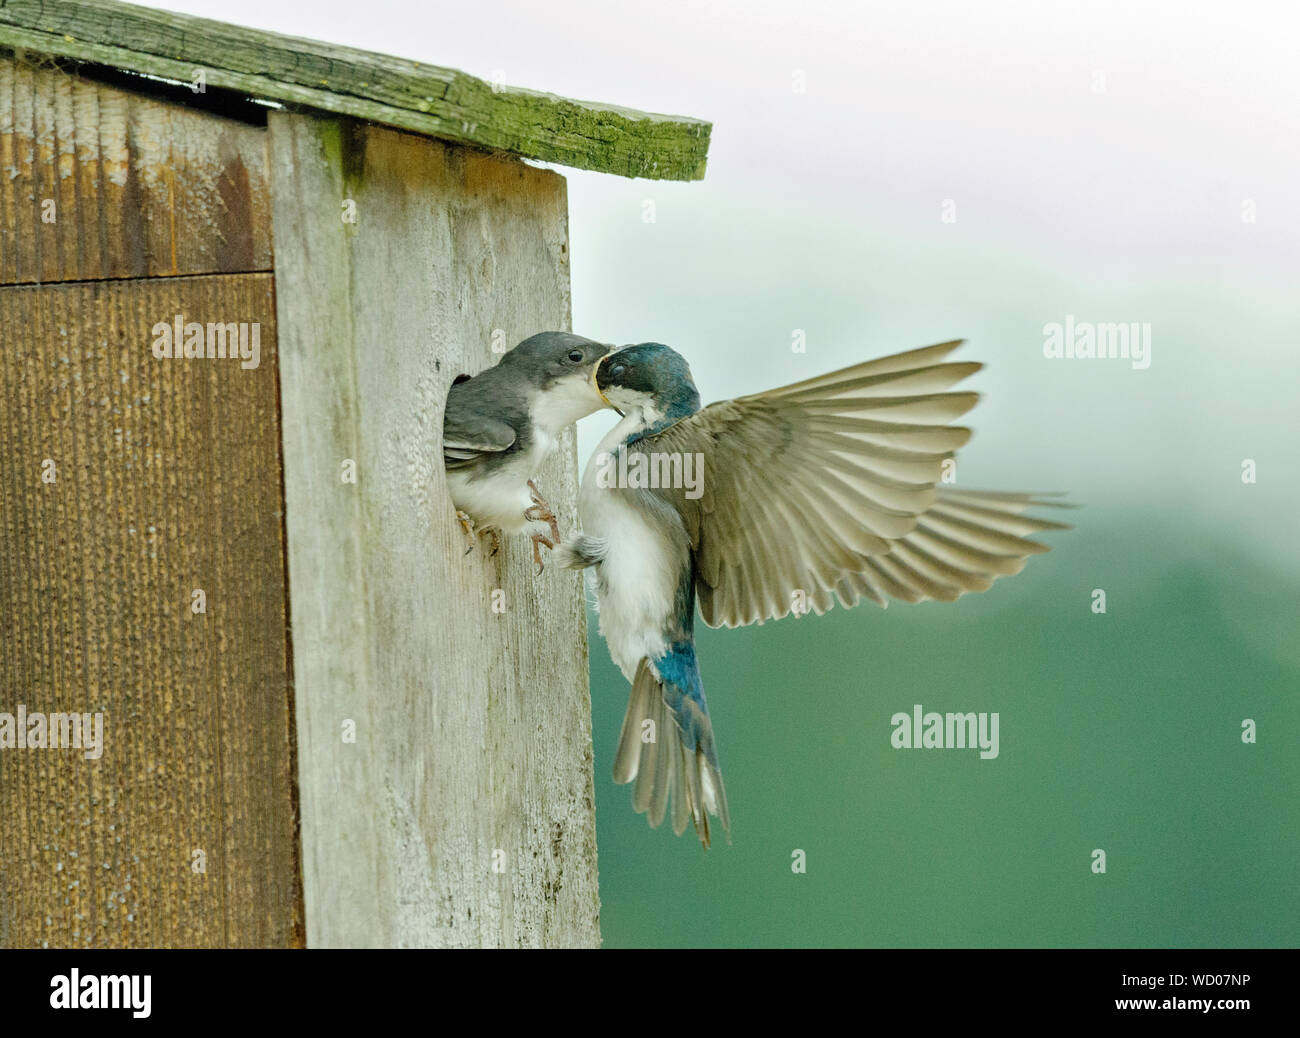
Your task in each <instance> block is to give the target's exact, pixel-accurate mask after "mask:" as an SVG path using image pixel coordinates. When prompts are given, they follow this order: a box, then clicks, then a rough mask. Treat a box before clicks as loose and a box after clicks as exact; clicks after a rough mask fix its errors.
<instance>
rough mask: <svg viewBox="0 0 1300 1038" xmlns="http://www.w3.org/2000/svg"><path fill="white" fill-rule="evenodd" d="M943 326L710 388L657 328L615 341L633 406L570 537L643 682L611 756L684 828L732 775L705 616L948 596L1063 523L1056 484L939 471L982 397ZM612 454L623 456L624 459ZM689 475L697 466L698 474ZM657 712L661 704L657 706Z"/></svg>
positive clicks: (623, 402)
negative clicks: (713, 691)
mask: <svg viewBox="0 0 1300 1038" xmlns="http://www.w3.org/2000/svg"><path fill="white" fill-rule="evenodd" d="M959 345H961V343H960V342H959V341H958V342H946V343H942V344H940V345H937V346H929V347H925V348H923V349H918V350H911V351H908V352H906V353H899V354H896V355H894V356H890V357H883V358H881V359H879V360H874V361H868V362H866V363H864V364H857V365H854V366H853V367H849V368H844V369H843V370H841V371H834V372H831V373H829V374H826V375H821V376H818V377H817V378H812V379H808V380H807V381H805V382H799V383H796V384H795V385H792V386H784V387H782V388H780V389H773V390H769V391H768V392H765V393H759V394H756V395H754V396H746V397H740V398H739V399H736V400H724V401H721V402H720V403H716V404H711V405H710V406H708V407H706V408H704V409H702V410H701V408H700V396H699V393H698V392H697V391H696V389H695V383H694V382H693V380H692V379H691V373H690V369H689V368H688V367H687V365H686V361H685V360H683V359H682V357H681V356H680V355H679V354H677V353H676V352H674V351H673V350H671V349H669V348H668V347H667V346H663V345H660V344H659V343H642V344H641V345H639V346H628V347H625V348H624V349H621V350H617V351H615V352H613V353H611V354H609V355H608V356H606V357H604V358H602V360H601V361H600V363H599V364H598V365H597V367H596V370H595V372H594V373H593V374H594V378H595V380H596V385H597V387H598V388H599V389H600V391H601V394H602V395H603V396H604V397H605V399H606V402H607V403H608V404H609V406H611V407H612V408H614V409H615V410H616V411H618V412H619V413H620V414H621V415H622V416H623V417H622V420H621V421H619V422H618V424H617V425H615V426H614V428H613V429H612V430H611V431H610V432H609V433H608V434H607V435H606V436H605V438H604V439H603V440H602V441H601V443H600V446H599V447H597V449H596V452H595V454H594V455H593V456H592V459H591V461H590V462H589V463H588V466H587V471H586V473H585V474H584V476H583V480H582V490H581V493H580V495H579V503H578V507H579V516H580V518H581V521H582V527H583V532H582V533H580V534H578V535H577V536H575V537H573V538H571V539H570V540H568V541H567V542H565V544H564V545H562V546H561V548H560V549H559V551H557V553H556V562H557V563H559V564H560V565H566V566H594V567H595V570H596V593H597V598H598V605H599V613H600V631H601V633H602V634H603V635H604V636H605V641H606V643H607V644H608V646H609V652H610V655H611V656H612V657H613V659H614V662H615V663H616V664H618V666H619V668H620V669H621V670H622V671H623V675H624V677H626V678H627V679H628V680H629V681H631V682H632V691H631V695H630V698H629V701H628V707H627V714H626V715H625V717H624V719H623V729H622V733H621V734H620V736H619V744H618V751H617V753H616V755H615V759H614V779H615V781H616V782H632V781H635V782H636V786H635V788H634V794H633V805H634V807H635V808H636V810H637V811H639V812H649V821H650V824H651V825H652V826H657V825H659V824H660V823H661V822H662V821H663V820H664V817H665V816H666V814H667V813H668V809H669V804H670V803H671V805H672V819H673V830H674V831H675V832H676V833H677V834H679V835H680V834H681V833H682V831H683V830H684V829H685V828H686V821H687V819H688V818H690V819H691V820H692V821H693V822H694V824H695V830H696V832H697V833H698V835H699V837H700V840H701V842H702V843H703V844H704V846H705V847H708V845H709V839H710V834H709V815H710V814H712V815H715V816H716V817H717V818H718V819H719V821H721V823H722V827H723V828H724V829H725V830H727V831H728V832H730V828H731V822H730V818H729V815H728V811H727V794H726V790H725V789H724V788H723V784H722V774H721V772H720V770H719V768H718V755H717V750H716V748H715V746H714V740H713V726H712V723H711V722H710V720H709V710H708V705H707V704H706V702H705V699H704V688H703V685H702V683H701V680H700V669H699V663H698V661H697V659H696V655H695V640H694V624H695V610H696V604H697V602H698V605H699V612H700V616H701V617H702V618H703V620H704V622H705V623H706V624H708V625H709V626H710V627H717V626H723V625H725V626H727V627H739V626H743V625H745V624H751V623H762V622H763V621H764V620H769V619H779V618H780V617H783V616H785V615H786V614H788V613H790V612H796V613H801V612H805V611H807V612H814V613H818V614H820V613H823V612H825V611H826V610H827V609H830V608H831V606H832V605H833V604H834V599H836V598H838V599H839V601H840V603H841V604H842V605H844V606H845V607H848V606H853V605H856V604H857V603H858V601H859V600H860V599H863V598H869V599H871V600H872V601H874V602H876V603H878V604H879V605H882V606H883V605H885V604H886V600H887V599H888V598H898V599H903V600H905V601H908V602H919V601H922V600H924V599H937V600H941V601H951V600H953V599H955V598H957V597H958V596H959V595H961V594H963V593H965V592H967V591H983V590H985V589H987V588H988V587H989V586H990V585H991V584H992V583H993V581H994V580H996V579H997V578H998V577H1000V576H1004V575H1007V574H1011V573H1018V572H1019V571H1020V569H1021V568H1022V567H1023V566H1024V564H1025V561H1026V559H1027V558H1028V557H1029V556H1030V555H1033V554H1036V553H1039V552H1044V551H1047V546H1046V545H1045V544H1041V543H1039V542H1037V541H1033V540H1028V539H1027V536H1028V535H1029V534H1032V533H1037V532H1039V531H1041V530H1055V529H1068V527H1067V526H1065V524H1063V523H1057V522H1052V521H1050V520H1047V519H1038V518H1033V517H1030V516H1026V515H1024V514H1023V513H1024V512H1025V511H1026V510H1027V509H1029V508H1030V507H1032V506H1036V505H1050V504H1053V503H1054V502H1050V501H1044V500H1042V499H1041V498H1042V495H1033V494H1016V493H993V492H981V491H973V490H952V489H945V488H941V487H940V486H939V483H940V480H941V477H942V475H943V465H944V462H945V460H947V459H949V458H951V457H952V456H953V451H955V450H956V449H957V448H958V447H960V446H962V445H963V444H965V443H966V441H967V440H968V439H969V438H970V430H969V429H966V428H963V427H960V426H954V425H950V424H949V423H950V422H952V421H953V420H954V419H956V418H958V417H960V416H961V415H963V414H965V413H966V412H967V411H968V410H970V408H971V407H973V406H974V404H975V402H976V400H977V399H978V397H977V395H976V394H975V393H970V392H956V391H950V390H951V388H952V386H954V385H955V384H956V383H957V382H959V381H961V380H962V379H963V378H965V377H966V376H968V375H970V374H973V373H974V372H975V371H978V370H979V368H980V367H981V365H979V364H975V363H957V362H950V361H948V360H947V359H946V358H947V356H948V354H950V353H951V352H952V351H953V350H954V349H956V348H957V347H958V346H959ZM615 458H617V463H616V464H615V463H614V459H615ZM688 474H689V475H688ZM648 722H652V723H648Z"/></svg>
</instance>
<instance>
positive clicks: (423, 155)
mask: <svg viewBox="0 0 1300 1038" xmlns="http://www.w3.org/2000/svg"><path fill="white" fill-rule="evenodd" d="M269 131H270V135H271V163H272V182H273V189H274V190H273V203H274V218H275V238H276V240H275V247H276V284H277V303H278V306H279V318H280V321H279V327H280V352H281V358H282V367H281V396H282V402H283V403H282V411H283V422H284V458H285V501H286V511H287V529H288V540H289V585H290V589H291V592H292V594H291V601H292V610H291V611H292V627H293V648H294V673H295V686H296V706H297V723H298V738H299V775H300V789H301V800H302V841H303V872H304V883H305V893H306V912H307V936H308V944H309V945H310V946H340V945H343V946H392V945H396V946H403V947H411V946H591V945H595V944H598V943H599V939H600V938H599V901H598V897H597V886H596V838H595V816H594V804H593V790H592V771H591V763H592V760H591V714H590V698H589V692H588V684H587V644H586V621H585V616H584V609H583V597H582V594H583V593H582V585H581V581H580V578H579V577H578V576H577V575H576V574H574V573H572V572H565V571H560V570H557V569H554V568H551V569H548V570H547V571H546V572H545V573H544V574H543V575H542V576H541V577H540V578H539V577H534V575H533V568H532V565H531V551H530V546H529V544H528V542H527V541H526V540H525V541H522V542H519V541H510V542H507V543H506V544H504V545H503V547H502V550H501V553H500V554H499V555H497V556H496V557H495V558H488V557H487V554H486V553H485V552H484V551H482V550H477V551H475V552H473V553H472V554H470V555H468V556H466V555H465V547H466V544H465V541H464V539H463V535H462V534H461V532H460V529H459V527H458V526H457V524H456V522H455V519H454V515H453V509H452V506H451V504H450V501H449V498H448V496H447V490H446V486H445V477H444V471H443V465H442V451H441V432H442V411H443V404H444V401H445V398H446V394H447V390H448V388H449V387H450V385H451V382H452V379H453V378H454V377H455V376H456V375H458V374H461V373H471V374H472V373H474V372H476V371H479V370H481V369H482V368H484V367H486V366H488V365H490V364H491V363H493V361H494V360H495V359H496V358H495V357H494V356H493V354H492V353H491V351H490V344H491V342H492V339H493V332H494V329H497V330H500V334H501V335H503V337H504V340H505V342H507V343H508V344H510V345H513V344H514V343H515V342H517V341H518V340H520V339H522V338H524V337H525V336H527V335H529V334H532V333H533V332H536V331H540V330H545V329H565V328H568V326H569V289H568V277H569V268H568V232H567V201H566V194H565V184H564V181H563V179H562V178H561V177H559V176H557V175H555V174H554V173H550V172H547V171H544V170H538V169H534V168H531V167H528V166H525V165H524V164H523V163H521V162H518V161H515V160H507V159H502V158H497V157H493V156H489V155H484V154H481V153H476V152H472V151H468V150H466V149H463V148H459V147H455V146H449V145H445V144H442V143H440V142H437V141H431V140H427V139H423V138H420V137H415V136H410V135H407V134H403V133H399V132H396V131H393V130H389V129H384V128H380V127H364V126H360V125H355V124H351V123H349V122H347V121H343V120H330V119H320V118H313V117H309V116H305V115H298V114H292V113H281V112H275V113H272V114H271V120H270V125H269ZM346 198H351V199H353V200H354V201H355V203H356V207H357V211H356V214H357V222H356V224H355V225H348V224H345V223H343V221H342V220H341V218H340V216H341V208H340V206H341V201H342V200H343V199H346ZM345 459H353V460H354V461H355V462H356V465H357V482H356V483H355V484H350V483H346V482H344V481H343V480H342V476H341V473H342V469H341V466H342V465H343V463H344V461H345ZM539 477H540V480H541V485H542V487H543V489H544V491H545V492H546V493H547V496H548V497H549V499H550V501H551V503H552V504H553V505H554V506H555V507H556V509H557V511H558V512H559V514H560V521H561V526H562V527H563V528H565V529H568V528H571V527H572V525H573V524H574V522H575V515H574V511H575V509H574V501H575V497H576V490H577V466H576V457H575V446H574V437H573V433H572V430H570V431H569V432H568V433H566V434H565V437H564V439H563V441H562V444H561V450H560V451H559V452H558V457H557V458H556V459H554V460H553V461H552V462H551V463H550V464H549V465H548V467H547V468H546V469H544V470H543V471H542V472H541V473H540V474H539ZM494 590H499V591H500V592H501V594H502V595H503V596H504V597H503V599H502V601H503V604H504V612H501V613H495V612H494V611H493V592H494ZM349 721H352V722H355V724H356V726H357V735H356V741H355V743H349V742H347V741H345V740H344V731H345V724H346V723H347V722H349ZM494 866H496V867H497V868H499V869H500V870H501V871H494Z"/></svg>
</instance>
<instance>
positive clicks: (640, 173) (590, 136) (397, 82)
mask: <svg viewBox="0 0 1300 1038" xmlns="http://www.w3.org/2000/svg"><path fill="white" fill-rule="evenodd" d="M0 44H5V45H8V46H11V47H26V48H31V49H33V50H36V51H39V52H40V53H43V54H51V55H56V56H59V57H64V58H75V59H78V60H81V61H89V62H96V63H99V64H104V65H109V66H111V67H113V68H118V69H124V70H127V71H131V72H140V73H144V74H147V75H152V76H162V77H165V78H169V79H175V80H178V81H180V82H190V81H191V79H192V78H193V75H194V73H195V71H196V70H202V71H203V73H204V75H205V77H206V80H207V82H208V84H210V85H212V86H217V87H225V88H228V89H231V90H238V91H243V92H246V93H248V94H250V95H252V96H254V97H259V98H263V99H266V100H272V101H282V102H289V103H293V104H299V105H308V106H311V107H313V108H318V109H321V110H323V111H327V112H335V113H338V114H341V115H349V116H355V117H358V118H362V119H368V120H371V121H374V122H379V123H386V124H388V125H390V126H395V127H399V128H401V129H406V130H413V131H415V132H417V133H423V134H428V135H430V136H434V137H441V138H444V139H447V140H453V141H460V142H464V143H467V144H477V145H480V146H483V147H487V148H494V149H498V150H501V151H507V152H511V153H514V154H518V155H523V156H525V157H527V158H534V159H542V160H545V161H548V162H557V163H560V164H561V165H565V166H574V167H577V168H579V169H593V170H597V171H599V172H605V173H617V174H620V175H622V176H628V177H650V178H654V179H662V180H698V179H701V178H702V177H703V176H704V167H705V161H706V159H707V156H708V148H709V133H710V131H711V126H710V124H709V123H707V122H703V121H701V120H698V119H689V118H686V117H683V116H669V115H655V114H650V113H646V112H637V111H633V110H631V109H626V108H618V107H614V106H611V105H600V104H594V103H590V102H585V101H573V100H569V99H567V98H562V97H556V96H554V95H551V94H542V93H537V92H534V91H529V90H521V89H518V88H514V87H511V88H503V87H501V86H500V85H497V86H496V87H495V88H494V85H493V84H489V83H486V82H484V81H483V80H481V79H478V78H476V77H474V76H470V75H466V74H465V73H463V72H457V71H456V70H454V69H446V68H439V67H437V66H433V65H424V64H421V63H419V62H415V61H406V60H403V59H400V58H393V57H389V56H387V55H383V54H374V53H370V52H368V51H361V50H354V49H352V48H350V47H338V46H334V45H331V44H327V43H321V42H318V41H316V40H304V39H299V38H296V37H291V36H281V35H278V34H276V33H269V32H260V31H257V30H253V29H245V28H242V27H239V26H234V25H226V24H224V23H222V22H216V21H210V20H208V19H205V18H194V17H192V16H189V15H182V14H173V13H172V12H170V11H156V10H152V9H150V8H143V7H136V6H133V5H131V4H124V3H117V2H115V0H5V3H4V4H2V5H0Z"/></svg>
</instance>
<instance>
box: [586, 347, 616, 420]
mask: <svg viewBox="0 0 1300 1038" xmlns="http://www.w3.org/2000/svg"><path fill="white" fill-rule="evenodd" d="M617 352H618V351H617V350H610V351H609V353H606V354H605V356H603V357H601V358H600V360H598V361H596V366H595V367H593V368H592V369H591V388H592V389H594V390H595V391H596V395H597V396H598V397H600V398H601V399H602V400H603V401H605V406H606V407H608V408H609V409H610V410H612V411H618V414H619V415H620V416H621V415H622V414H623V412H622V411H619V410H618V408H617V407H615V406H614V405H613V404H611V403H610V402H609V397H607V396H606V395H605V394H604V393H602V392H601V390H600V383H599V382H598V381H597V380H596V377H597V376H598V375H599V374H600V366H601V365H602V364H604V363H605V361H607V360H609V358H610V357H611V356H613V355H614V354H615V353H617Z"/></svg>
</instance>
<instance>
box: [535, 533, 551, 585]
mask: <svg viewBox="0 0 1300 1038" xmlns="http://www.w3.org/2000/svg"><path fill="white" fill-rule="evenodd" d="M542 545H545V546H546V547H548V548H554V547H555V541H553V540H551V539H550V538H549V537H547V536H546V534H544V533H535V534H533V561H534V562H535V563H537V575H538V576H539V577H540V576H541V575H542V569H543V566H542Z"/></svg>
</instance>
